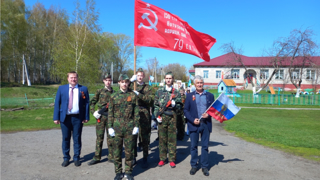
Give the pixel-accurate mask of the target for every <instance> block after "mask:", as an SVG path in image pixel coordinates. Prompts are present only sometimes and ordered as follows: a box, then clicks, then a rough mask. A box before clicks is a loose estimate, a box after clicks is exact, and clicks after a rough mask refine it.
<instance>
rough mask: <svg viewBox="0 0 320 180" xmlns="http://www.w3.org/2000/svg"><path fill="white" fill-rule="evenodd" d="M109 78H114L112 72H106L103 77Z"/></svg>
mask: <svg viewBox="0 0 320 180" xmlns="http://www.w3.org/2000/svg"><path fill="white" fill-rule="evenodd" d="M107 78H110V79H112V78H111V74H110V73H106V74H105V75H104V76H103V79H107Z"/></svg>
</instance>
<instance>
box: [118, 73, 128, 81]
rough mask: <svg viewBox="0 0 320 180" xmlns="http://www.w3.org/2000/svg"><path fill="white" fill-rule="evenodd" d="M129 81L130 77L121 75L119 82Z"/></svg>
mask: <svg viewBox="0 0 320 180" xmlns="http://www.w3.org/2000/svg"><path fill="white" fill-rule="evenodd" d="M127 79H128V80H129V77H128V75H127V74H120V76H119V79H118V81H122V80H127Z"/></svg>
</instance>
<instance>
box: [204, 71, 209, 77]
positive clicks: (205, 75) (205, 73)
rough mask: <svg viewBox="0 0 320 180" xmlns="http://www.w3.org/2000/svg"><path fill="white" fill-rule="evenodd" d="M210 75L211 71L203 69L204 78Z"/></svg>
mask: <svg viewBox="0 0 320 180" xmlns="http://www.w3.org/2000/svg"><path fill="white" fill-rule="evenodd" d="M208 77H209V71H208V70H203V78H208Z"/></svg>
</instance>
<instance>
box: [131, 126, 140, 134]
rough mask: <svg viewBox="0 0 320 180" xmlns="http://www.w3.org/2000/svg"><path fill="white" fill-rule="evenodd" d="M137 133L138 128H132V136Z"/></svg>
mask: <svg viewBox="0 0 320 180" xmlns="http://www.w3.org/2000/svg"><path fill="white" fill-rule="evenodd" d="M138 132H139V128H138V127H134V128H133V131H132V135H137V134H138Z"/></svg>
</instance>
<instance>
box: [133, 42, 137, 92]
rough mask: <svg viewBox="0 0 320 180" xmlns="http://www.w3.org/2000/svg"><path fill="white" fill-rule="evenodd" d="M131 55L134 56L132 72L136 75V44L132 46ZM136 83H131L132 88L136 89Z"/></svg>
mask: <svg viewBox="0 0 320 180" xmlns="http://www.w3.org/2000/svg"><path fill="white" fill-rule="evenodd" d="M133 56H134V67H133V74H134V75H136V60H137V58H136V46H133ZM136 87H137V84H136V81H134V83H133V90H136Z"/></svg>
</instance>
